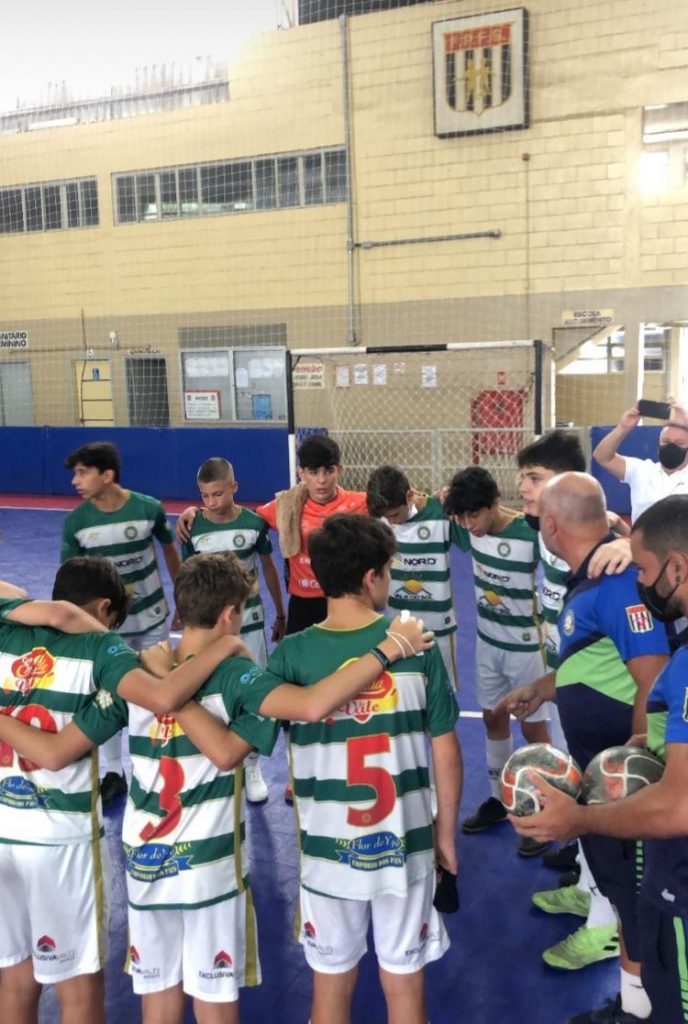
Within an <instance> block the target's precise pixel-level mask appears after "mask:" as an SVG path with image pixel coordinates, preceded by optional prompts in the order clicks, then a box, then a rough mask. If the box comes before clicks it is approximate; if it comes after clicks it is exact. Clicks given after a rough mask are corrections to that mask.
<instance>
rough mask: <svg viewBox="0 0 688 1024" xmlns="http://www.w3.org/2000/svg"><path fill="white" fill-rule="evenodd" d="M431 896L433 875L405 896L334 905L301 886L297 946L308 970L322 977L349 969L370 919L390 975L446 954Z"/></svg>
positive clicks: (380, 960)
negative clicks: (301, 948)
mask: <svg viewBox="0 0 688 1024" xmlns="http://www.w3.org/2000/svg"><path fill="white" fill-rule="evenodd" d="M434 894H435V875H434V872H433V873H432V874H429V875H427V876H426V877H425V878H422V879H421V880H420V881H419V882H415V883H414V884H413V885H412V886H411V888H410V889H409V890H408V892H407V894H406V896H391V895H388V896H375V897H374V898H373V899H372V900H339V899H335V898H334V897H332V896H319V895H316V893H313V892H309V891H308V890H307V889H304V888H303V886H302V887H301V930H300V934H299V942H300V943H301V945H302V946H303V949H304V953H305V954H306V961H307V963H308V965H309V967H311V968H312V969H313V970H314V971H319V972H321V973H322V974H344V973H345V972H346V971H350V970H352V968H354V967H355V966H356V964H357V963H358V961H359V960H360V959H361V957H362V956H363V955H364V953H365V952H366V949H367V932H368V924H369V922H370V919H371V917H372V920H373V941H374V943H375V953H376V955H377V959H378V963H379V964H380V967H382V968H383V969H384V970H385V971H389V972H390V973H391V974H413V973H415V972H416V971H420V970H422V969H423V967H425V965H426V964H429V963H431V962H432V961H433V960H439V958H440V957H441V956H444V954H445V953H446V952H447V950H448V949H449V936H448V935H447V930H446V928H445V927H444V922H443V921H442V918H441V917H440V915H439V914H438V912H437V911H436V910H435V908H434V907H433V905H432V900H433V896H434Z"/></svg>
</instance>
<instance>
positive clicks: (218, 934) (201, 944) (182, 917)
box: [126, 890, 261, 1003]
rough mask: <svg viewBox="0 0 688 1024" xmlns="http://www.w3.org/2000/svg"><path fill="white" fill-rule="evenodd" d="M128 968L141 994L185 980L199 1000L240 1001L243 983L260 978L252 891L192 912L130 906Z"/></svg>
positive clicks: (255, 982)
mask: <svg viewBox="0 0 688 1024" xmlns="http://www.w3.org/2000/svg"><path fill="white" fill-rule="evenodd" d="M126 970H127V971H128V972H129V974H131V976H132V979H133V983H134V992H136V994H137V995H139V996H142V995H147V994H148V993H150V992H162V991H163V990H164V989H166V988H172V987H173V986H174V985H178V984H179V982H180V981H181V982H182V987H183V989H184V991H185V992H186V993H187V995H190V996H193V997H194V998H195V999H201V1000H204V1001H205V1002H207V1003H234V1002H236V1000H237V999H238V998H239V988H240V987H241V986H244V985H260V980H261V976H260V963H259V961H258V941H257V936H256V915H255V913H254V910H253V900H252V899H251V895H250V892H249V891H248V890H246V891H244V892H241V893H239V895H238V896H233V897H232V899H229V900H222V901H221V902H220V903H212V904H211V905H210V906H209V907H199V908H197V909H189V910H183V909H182V910H157V909H154V908H151V909H150V910H139V909H137V908H134V907H129V955H128V956H127V964H126Z"/></svg>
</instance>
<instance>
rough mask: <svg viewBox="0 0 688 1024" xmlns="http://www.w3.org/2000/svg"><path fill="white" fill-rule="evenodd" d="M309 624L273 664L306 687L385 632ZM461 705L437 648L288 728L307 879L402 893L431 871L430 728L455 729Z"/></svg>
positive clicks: (315, 887) (328, 886) (337, 890)
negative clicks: (319, 716) (314, 718)
mask: <svg viewBox="0 0 688 1024" xmlns="http://www.w3.org/2000/svg"><path fill="white" fill-rule="evenodd" d="M388 626H389V619H387V618H385V617H382V616H381V617H380V618H379V619H377V620H376V621H375V622H373V623H371V624H370V625H369V626H365V627H363V628H361V629H351V630H331V629H326V628H324V627H322V626H310V627H309V628H308V629H305V630H303V631H302V632H301V633H295V634H294V635H293V636H288V637H286V638H285V639H284V640H283V641H282V642H281V644H279V645H278V647H277V648H276V649H275V650H274V651H273V653H272V654H271V656H270V658H269V660H268V667H269V668H270V670H271V671H272V672H274V673H275V675H278V676H279V677H280V678H282V679H285V680H286V681H288V682H294V683H299V684H301V685H302V686H310V685H312V684H313V683H315V682H317V680H318V679H321V678H322V677H323V676H326V675H328V674H329V673H331V672H335V671H337V669H339V668H342V667H343V666H344V665H346V664H347V663H348V662H350V661H354V660H356V659H358V658H360V657H361V656H362V655H363V654H365V653H367V652H368V651H370V650H371V648H373V647H374V646H375V645H376V644H378V643H380V641H381V640H383V639H384V636H385V630H386V629H387V628H388ZM457 717H458V708H457V705H456V701H455V698H454V695H453V693H452V691H451V688H450V685H449V681H448V679H447V673H446V669H445V667H444V663H443V662H442V658H441V655H440V654H439V651H438V650H437V649H433V650H431V651H427V652H426V653H425V654H423V655H420V656H417V657H414V658H407V659H405V660H403V661H399V662H397V663H396V664H395V665H394V666H393V668H392V669H390V670H387V671H382V672H381V673H380V675H379V676H378V678H377V679H376V680H375V681H374V682H373V683H371V684H370V685H369V686H367V687H366V688H365V690H362V691H361V692H360V693H359V694H358V695H357V696H356V697H354V698H353V699H351V700H349V701H347V702H346V703H345V704H344V705H343V706H342V707H341V708H339V709H338V710H337V711H335V712H334V714H332V715H331V716H330V717H329V718H327V719H325V720H324V721H321V722H317V723H312V724H309V723H304V722H292V725H291V729H290V732H289V744H290V756H291V764H292V772H293V778H294V795H295V797H296V807H297V812H298V820H299V829H300V839H301V883H302V885H303V886H304V887H305V888H306V889H309V890H311V891H313V892H316V893H321V894H324V895H326V896H333V897H338V898H340V899H354V900H369V899H372V898H373V897H374V896H377V895H383V894H385V893H390V894H394V895H397V896H404V895H405V894H406V893H407V891H408V889H409V887H410V886H411V885H413V883H414V882H416V881H418V880H419V879H420V878H423V877H425V876H426V875H428V874H429V873H430V872H432V871H434V869H435V855H434V850H433V833H432V810H431V807H430V789H429V775H428V760H427V753H426V733H427V734H429V735H430V736H440V735H442V734H444V733H446V732H450V731H452V730H453V728H454V725H455V722H456V719H457Z"/></svg>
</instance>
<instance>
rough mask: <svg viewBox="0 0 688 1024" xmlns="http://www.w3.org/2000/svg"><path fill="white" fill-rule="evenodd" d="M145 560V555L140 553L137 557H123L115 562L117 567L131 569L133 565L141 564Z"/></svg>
mask: <svg viewBox="0 0 688 1024" xmlns="http://www.w3.org/2000/svg"><path fill="white" fill-rule="evenodd" d="M142 561H143V555H138V557H136V558H123V559H122V560H121V561H117V562H116V563H115V568H117V569H130V568H131V567H132V565H141V562H142Z"/></svg>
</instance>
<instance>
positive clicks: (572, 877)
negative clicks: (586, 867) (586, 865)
mask: <svg viewBox="0 0 688 1024" xmlns="http://www.w3.org/2000/svg"><path fill="white" fill-rule="evenodd" d="M579 878H580V868H579V867H578V865H576V867H575V868H573V869H572V870H571V871H565V872H564V874H563V875H561V876H560V878H559V888H560V889H563V888H564V887H565V886H567V885H578V879H579Z"/></svg>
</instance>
